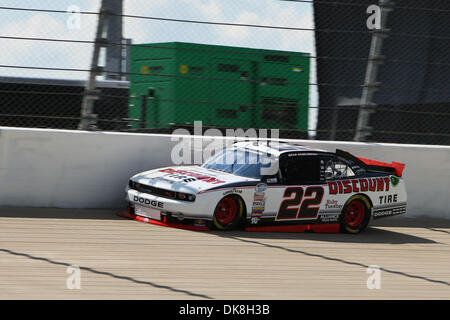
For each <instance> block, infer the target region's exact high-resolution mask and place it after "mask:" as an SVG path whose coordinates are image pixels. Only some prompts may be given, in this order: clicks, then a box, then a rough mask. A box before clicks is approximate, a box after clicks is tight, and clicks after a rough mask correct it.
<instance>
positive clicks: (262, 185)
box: [255, 183, 267, 193]
mask: <svg viewBox="0 0 450 320" xmlns="http://www.w3.org/2000/svg"><path fill="white" fill-rule="evenodd" d="M266 190H267V184H265V183H259V184H257V185H256V187H255V192H258V193H262V192H265V191H266Z"/></svg>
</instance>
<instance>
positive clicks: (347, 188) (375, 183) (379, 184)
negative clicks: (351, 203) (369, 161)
mask: <svg viewBox="0 0 450 320" xmlns="http://www.w3.org/2000/svg"><path fill="white" fill-rule="evenodd" d="M390 182H391V180H390V179H389V178H388V177H378V178H363V179H352V180H342V181H329V182H328V188H329V192H330V194H343V193H354V192H368V191H371V192H380V191H389V187H390Z"/></svg>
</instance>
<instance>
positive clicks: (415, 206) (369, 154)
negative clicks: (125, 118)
mask: <svg viewBox="0 0 450 320" xmlns="http://www.w3.org/2000/svg"><path fill="white" fill-rule="evenodd" d="M171 137H172V136H170V135H147V134H145V135H144V134H128V133H105V132H80V131H69V130H43V129H22V128H2V127H0V206H30V207H31V206H33V207H59V208H119V207H123V206H124V201H123V197H124V192H123V190H124V187H125V185H126V183H127V181H128V178H129V177H130V176H132V175H133V174H135V173H137V172H141V171H144V170H149V169H153V168H158V167H161V166H166V165H171V164H172V162H171V151H172V147H173V146H174V145H175V144H177V142H176V141H171ZM209 141H210V140H209ZM297 142H300V143H302V144H304V145H305V146H311V147H315V148H320V149H324V150H329V151H335V149H336V148H340V149H343V150H346V151H349V152H352V153H355V154H356V155H358V156H361V157H364V158H370V159H375V160H380V161H385V162H392V161H397V162H404V163H406V168H405V171H404V177H405V180H406V186H407V191H408V216H410V217H433V218H447V219H450V210H449V207H450V200H449V198H450V192H449V190H450V147H447V146H415V145H399V144H366V143H351V142H323V141H308V140H297ZM208 143H209V142H207V141H206V142H205V143H204V146H206V145H207V144H208Z"/></svg>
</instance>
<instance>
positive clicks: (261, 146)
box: [233, 141, 330, 156]
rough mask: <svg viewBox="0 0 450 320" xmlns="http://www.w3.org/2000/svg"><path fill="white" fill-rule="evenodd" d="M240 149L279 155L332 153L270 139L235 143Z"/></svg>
mask: <svg viewBox="0 0 450 320" xmlns="http://www.w3.org/2000/svg"><path fill="white" fill-rule="evenodd" d="M233 146H234V147H236V148H238V149H245V150H251V151H256V152H264V153H269V154H272V155H275V156H279V155H281V154H283V153H290V152H305V153H328V154H329V153H330V152H329V151H325V150H321V149H313V148H308V147H305V146H302V145H297V144H292V143H285V142H268V141H242V142H236V143H234V144H233Z"/></svg>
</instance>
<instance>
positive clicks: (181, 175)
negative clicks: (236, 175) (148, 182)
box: [159, 168, 225, 184]
mask: <svg viewBox="0 0 450 320" xmlns="http://www.w3.org/2000/svg"><path fill="white" fill-rule="evenodd" d="M159 171H160V172H164V173H168V174H169V175H168V177H171V178H175V179H180V180H183V181H184V182H192V181H196V180H201V181H204V182H207V183H212V184H221V183H224V182H225V181H221V180H219V179H217V178H215V177H210V176H206V175H204V174H201V173H196V172H191V171H186V170H175V169H172V168H169V169H161V170H159Z"/></svg>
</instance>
